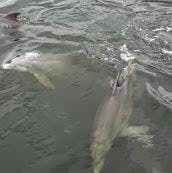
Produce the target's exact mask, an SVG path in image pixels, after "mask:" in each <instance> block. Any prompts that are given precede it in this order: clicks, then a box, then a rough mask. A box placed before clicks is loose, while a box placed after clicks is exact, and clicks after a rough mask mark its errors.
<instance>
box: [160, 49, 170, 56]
mask: <svg viewBox="0 0 172 173" xmlns="http://www.w3.org/2000/svg"><path fill="white" fill-rule="evenodd" d="M162 53H164V54H167V55H172V51H170V50H167V49H162Z"/></svg>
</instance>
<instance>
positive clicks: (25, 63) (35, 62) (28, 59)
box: [1, 51, 81, 89]
mask: <svg viewBox="0 0 172 173" xmlns="http://www.w3.org/2000/svg"><path fill="white" fill-rule="evenodd" d="M80 54H81V52H79V51H78V52H75V53H74V52H73V53H66V54H50V53H47V54H43V53H40V52H37V51H33V52H25V53H22V54H21V55H17V56H16V57H14V58H13V59H11V58H10V57H8V58H6V59H5V60H4V62H2V64H1V68H2V69H4V70H17V71H20V72H27V73H31V74H33V76H35V77H36V79H37V80H38V81H39V82H40V83H41V84H42V85H44V86H45V87H47V88H49V89H55V86H54V84H53V82H52V78H53V77H55V78H58V77H60V76H65V75H68V74H70V73H72V72H75V70H76V69H77V66H76V64H77V60H76V58H75V56H76V57H77V56H78V55H80ZM10 56H11V55H10ZM77 65H78V64H77Z"/></svg>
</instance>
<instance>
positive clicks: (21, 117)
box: [0, 0, 172, 173]
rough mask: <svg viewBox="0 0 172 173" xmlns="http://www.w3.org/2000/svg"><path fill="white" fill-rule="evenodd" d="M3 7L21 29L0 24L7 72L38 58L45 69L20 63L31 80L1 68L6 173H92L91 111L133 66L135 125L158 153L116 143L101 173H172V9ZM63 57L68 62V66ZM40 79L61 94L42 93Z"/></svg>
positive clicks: (140, 144)
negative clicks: (13, 64) (28, 56)
mask: <svg viewBox="0 0 172 173" xmlns="http://www.w3.org/2000/svg"><path fill="white" fill-rule="evenodd" d="M0 9H1V13H2V14H7V13H9V12H14V11H16V12H20V13H21V15H20V16H19V20H20V21H22V22H23V25H22V26H21V27H20V28H19V29H18V30H12V29H7V28H4V27H3V26H0V42H1V44H0V62H1V64H2V63H4V62H5V61H6V62H7V61H9V60H14V59H15V58H16V57H17V58H19V57H21V61H24V59H23V56H22V55H24V54H25V53H28V52H40V53H41V56H40V58H39V61H37V59H36V57H33V60H32V61H29V63H30V62H32V63H30V64H32V66H29V65H28V61H26V62H27V63H24V64H20V67H22V68H23V67H25V68H26V69H27V70H25V72H21V71H20V70H18V69H17V68H18V66H17V68H13V69H12V70H2V69H1V70H0V80H1V84H0V110H1V111H0V120H1V121H0V172H3V173H20V172H21V173H50V172H51V173H57V172H60V173H67V172H70V173H73V172H75V173H76V172H79V173H82V172H83V173H90V172H93V169H92V160H91V154H90V145H91V135H92V126H93V123H94V118H95V113H96V110H97V108H98V106H99V105H100V103H101V102H102V100H103V98H104V96H105V95H106V92H107V89H108V88H109V81H110V79H111V78H112V77H115V76H116V75H117V71H118V70H120V69H121V68H122V67H125V66H126V65H127V62H126V60H128V59H134V61H135V63H136V72H135V75H136V80H137V82H136V88H137V90H136V92H135V94H134V96H133V101H134V107H133V113H132V116H131V119H130V122H129V123H130V124H132V125H137V126H138V125H147V126H148V127H149V128H150V131H149V134H148V135H151V136H153V138H152V144H153V145H152V146H151V147H149V146H147V145H146V142H144V141H143V139H137V138H129V137H123V138H117V139H115V141H114V145H113V146H112V148H111V149H110V151H109V152H108V154H107V156H106V161H105V165H104V168H103V170H102V172H109V173H111V172H113V173H114V172H118V173H128V172H139V173H147V172H149V173H157V172H158V173H170V172H171V170H172V166H171V159H172V158H171V153H172V148H171V146H172V145H171V142H172V140H171V139H172V135H171V130H172V129H171V123H172V96H171V95H172V89H171V85H172V78H171V75H172V53H171V52H172V16H171V15H172V13H171V10H172V7H171V2H170V1H167V0H161V1H153V0H152V1H147V0H145V1H139V0H128V1H125V0H113V1H112V0H105V1H101V0H98V1H97V0H37V1H33V0H29V1H28V0H27V1H26V0H7V1H4V0H1V2H0ZM76 52H82V53H80V54H77V53H76ZM59 54H68V56H66V59H65V61H63V60H62V62H63V65H64V66H65V68H62V67H64V66H62V65H60V66H59V63H58V61H57V59H58V58H57V57H59V56H58V55H59ZM47 55H48V56H47ZM62 59H63V58H62ZM21 61H19V62H21ZM38 62H39V63H38ZM37 64H39V65H37ZM28 67H29V70H28ZM30 67H31V69H32V72H30ZM73 67H74V68H73ZM62 69H63V70H62ZM62 71H63V72H62ZM35 73H36V74H37V73H39V74H44V76H46V77H47V78H48V80H49V81H51V82H52V83H53V85H54V86H55V89H49V88H47V87H45V86H44V85H42V83H41V82H40V81H39V80H37V78H36V77H35V75H33V74H35ZM47 78H42V80H43V79H44V80H45V79H47ZM44 80H43V82H45V81H44Z"/></svg>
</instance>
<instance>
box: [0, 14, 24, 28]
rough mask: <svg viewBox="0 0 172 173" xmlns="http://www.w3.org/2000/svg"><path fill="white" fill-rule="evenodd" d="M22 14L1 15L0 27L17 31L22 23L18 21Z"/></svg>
mask: <svg viewBox="0 0 172 173" xmlns="http://www.w3.org/2000/svg"><path fill="white" fill-rule="evenodd" d="M18 15H20V13H9V14H7V15H0V25H1V26H4V27H6V28H12V29H17V28H18V27H19V26H20V25H21V23H20V21H19V20H18V19H17V16H18Z"/></svg>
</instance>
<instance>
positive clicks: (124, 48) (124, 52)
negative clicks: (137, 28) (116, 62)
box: [120, 44, 135, 61]
mask: <svg viewBox="0 0 172 173" xmlns="http://www.w3.org/2000/svg"><path fill="white" fill-rule="evenodd" d="M120 51H121V52H122V53H121V54H120V57H121V59H123V60H124V61H129V60H131V59H135V56H134V55H133V54H131V53H130V52H129V51H128V48H127V46H126V44H123V45H122V46H121V47H120Z"/></svg>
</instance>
